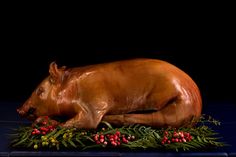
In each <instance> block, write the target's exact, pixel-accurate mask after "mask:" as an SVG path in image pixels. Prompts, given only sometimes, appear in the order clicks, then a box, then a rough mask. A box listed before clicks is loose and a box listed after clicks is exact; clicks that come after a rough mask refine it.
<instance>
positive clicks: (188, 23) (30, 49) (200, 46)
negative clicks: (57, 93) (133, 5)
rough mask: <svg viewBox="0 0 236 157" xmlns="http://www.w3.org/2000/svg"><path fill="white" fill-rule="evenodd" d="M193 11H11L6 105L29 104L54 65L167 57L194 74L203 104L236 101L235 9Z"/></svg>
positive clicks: (4, 72) (5, 34)
mask: <svg viewBox="0 0 236 157" xmlns="http://www.w3.org/2000/svg"><path fill="white" fill-rule="evenodd" d="M32 10H34V8H32ZM111 10H112V9H110V11H111ZM190 10H191V9H189V10H188V11H187V12H184V13H181V14H176V13H172V14H170V15H166V16H164V14H165V13H162V14H161V15H160V14H159V13H157V12H156V11H155V10H154V11H153V12H150V13H149V14H147V15H146V14H143V12H142V13H138V12H135V13H131V14H129V15H127V14H126V15H121V14H120V13H121V11H118V10H116V11H117V12H116V15H110V11H109V12H106V13H104V14H102V15H101V14H99V15H97V13H96V12H95V13H92V15H89V12H88V11H87V12H79V13H78V15H77V14H76V15H75V14H73V15H75V16H73V17H72V16H71V15H72V14H69V15H64V13H59V12H53V13H51V12H50V14H47V15H41V13H42V12H43V11H42V10H40V11H39V10H38V11H39V13H37V14H33V15H31V14H32V12H31V11H28V12H24V11H23V10H20V11H18V12H13V13H12V14H9V13H10V11H5V12H4V14H3V16H2V17H3V20H2V30H1V47H0V52H1V54H0V57H1V58H0V66H1V73H0V83H1V90H0V101H3V102H4V101H8V102H11V101H13V102H24V101H25V100H26V99H27V98H28V97H29V96H30V94H31V92H32V91H33V90H34V89H35V87H36V86H37V85H38V84H39V83H40V82H41V81H42V79H43V78H44V77H46V76H47V75H48V65H49V64H50V62H52V61H56V62H57V64H58V65H59V66H63V65H66V66H67V67H75V66H83V65H88V64H96V63H102V62H108V61H114V60H122V59H129V58H138V57H147V58H158V59H162V60H166V61H168V62H170V63H172V64H174V65H176V66H177V67H179V68H181V69H182V70H184V71H185V72H186V73H188V74H189V75H190V76H191V77H192V78H193V79H194V80H195V82H196V83H197V84H198V86H199V88H200V90H201V93H202V96H203V99H204V101H208V100H209V101H225V102H226V101H231V102H232V101H234V102H235V99H234V95H235V89H236V88H235V87H236V83H235V81H236V77H235V64H236V63H235V57H234V53H235V24H234V22H233V19H232V15H233V11H232V10H230V9H226V10H227V12H225V11H221V10H220V9H216V10H213V11H209V13H205V12H204V13H203V14H199V13H200V12H199V10H194V11H193V12H192V13H191V14H190V13H189V11H190ZM22 12H24V13H22ZM166 12H168V11H166ZM150 15H152V16H150Z"/></svg>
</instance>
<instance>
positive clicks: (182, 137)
mask: <svg viewBox="0 0 236 157" xmlns="http://www.w3.org/2000/svg"><path fill="white" fill-rule="evenodd" d="M192 138H193V137H192V136H191V135H190V133H189V132H184V131H179V132H176V131H174V132H173V134H172V133H170V132H168V131H164V135H163V138H162V141H161V144H163V145H164V144H170V143H181V142H189V141H191V140H192Z"/></svg>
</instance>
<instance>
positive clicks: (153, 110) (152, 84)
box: [17, 59, 202, 128]
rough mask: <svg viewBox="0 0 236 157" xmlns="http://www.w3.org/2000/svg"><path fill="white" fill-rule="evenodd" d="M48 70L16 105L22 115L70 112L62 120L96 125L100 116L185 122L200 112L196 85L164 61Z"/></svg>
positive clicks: (168, 123) (154, 123)
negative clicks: (30, 91) (47, 74)
mask: <svg viewBox="0 0 236 157" xmlns="http://www.w3.org/2000/svg"><path fill="white" fill-rule="evenodd" d="M49 73H50V76H48V77H47V78H46V79H45V80H44V81H43V82H42V83H41V84H40V85H39V86H38V87H37V88H36V90H35V91H34V92H33V93H32V95H31V97H30V98H29V99H28V100H27V101H26V102H25V104H24V105H23V106H22V107H21V108H19V109H18V110H17V111H18V112H19V114H20V115H22V116H27V117H31V118H32V117H33V119H35V118H37V117H39V116H43V115H48V116H58V115H59V116H67V117H68V120H67V121H66V122H65V123H64V124H63V126H65V127H78V128H96V127H97V126H98V124H99V123H100V121H101V120H105V121H108V122H110V123H112V124H117V125H126V124H133V123H139V124H144V125H149V126H153V127H167V126H172V127H180V126H183V125H186V124H189V123H190V121H191V120H192V118H199V117H200V115H201V110H202V100H201V95H200V92H199V89H198V87H197V85H196V84H195V83H194V81H193V80H192V79H191V78H190V77H189V76H188V75H187V74H186V73H184V72H183V71H181V70H180V69H178V68H177V67H175V66H174V65H171V64H169V63H167V62H165V61H161V60H155V59H133V60H125V61H117V62H112V63H104V64H98V65H90V66H85V67H77V68H69V69H66V68H65V67H62V68H59V69H58V68H57V65H56V64H55V63H51V64H50V68H49ZM32 109H33V111H32ZM29 110H31V112H33V113H29Z"/></svg>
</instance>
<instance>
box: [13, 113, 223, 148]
mask: <svg viewBox="0 0 236 157" xmlns="http://www.w3.org/2000/svg"><path fill="white" fill-rule="evenodd" d="M195 123H196V122H195ZM207 123H211V124H214V125H216V126H218V125H220V122H219V121H217V120H215V119H213V118H212V117H210V116H208V117H207V116H202V117H201V118H200V120H199V121H198V122H197V125H195V126H194V127H183V128H178V129H176V128H162V129H156V128H151V127H147V126H143V125H139V124H136V125H130V126H123V127H120V128H113V126H112V125H111V124H109V123H107V122H101V124H100V127H98V128H97V129H77V128H62V127H60V126H53V127H50V125H48V124H47V123H44V124H45V125H46V126H36V128H35V127H34V128H32V127H28V126H26V127H20V128H18V129H17V131H16V133H14V134H12V141H11V146H12V147H14V148H28V149H35V150H42V149H56V150H59V149H65V148H66V149H75V148H76V149H77V150H78V149H79V150H87V149H95V148H100V149H101V150H106V148H118V147H119V148H124V149H128V150H145V149H155V150H169V151H182V150H183V151H194V150H196V151H197V150H202V149H208V148H215V147H223V146H226V145H227V144H225V143H224V142H221V141H219V139H220V137H218V136H217V135H218V133H217V132H216V131H214V130H213V129H211V128H210V127H208V126H207V125H206V124H207ZM48 128H49V129H48ZM47 129H48V130H47ZM42 133H43V134H42Z"/></svg>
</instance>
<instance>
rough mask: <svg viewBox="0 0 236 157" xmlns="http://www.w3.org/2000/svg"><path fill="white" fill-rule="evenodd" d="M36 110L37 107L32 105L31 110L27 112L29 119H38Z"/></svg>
mask: <svg viewBox="0 0 236 157" xmlns="http://www.w3.org/2000/svg"><path fill="white" fill-rule="evenodd" d="M35 111H36V108H34V107H30V108H29V110H28V111H27V112H26V115H25V116H26V117H27V119H29V120H35V119H36V116H35V114H34V113H35Z"/></svg>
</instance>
